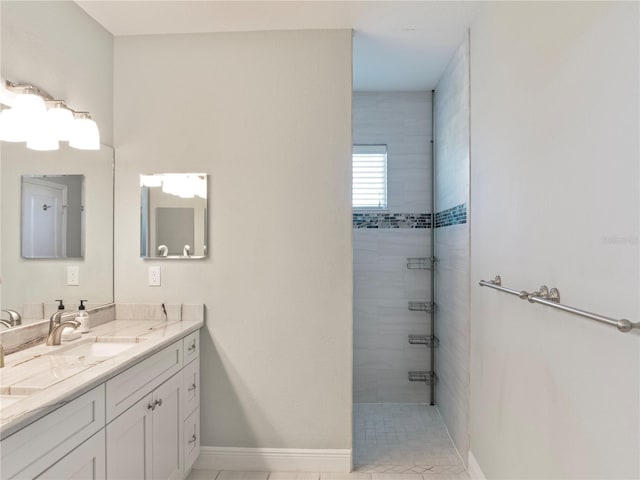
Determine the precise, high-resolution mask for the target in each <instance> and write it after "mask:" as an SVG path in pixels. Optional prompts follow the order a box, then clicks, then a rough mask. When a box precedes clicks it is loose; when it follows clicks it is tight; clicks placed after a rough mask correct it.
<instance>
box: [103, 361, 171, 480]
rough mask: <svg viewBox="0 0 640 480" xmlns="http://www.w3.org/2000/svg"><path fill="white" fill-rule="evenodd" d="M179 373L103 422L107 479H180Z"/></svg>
mask: <svg viewBox="0 0 640 480" xmlns="http://www.w3.org/2000/svg"><path fill="white" fill-rule="evenodd" d="M182 384H183V379H182V372H179V373H177V374H175V375H174V376H173V377H171V378H170V379H169V380H167V381H166V382H164V383H163V384H162V385H160V386H159V387H158V388H156V389H155V390H153V392H151V393H149V394H148V395H146V396H145V397H143V398H142V399H140V400H139V401H138V402H137V403H135V404H134V405H133V406H131V407H129V408H128V409H127V410H126V411H125V412H124V413H122V415H120V416H119V417H117V418H116V419H115V420H113V421H112V422H111V423H109V424H108V425H107V478H109V479H110V480H111V479H113V480H130V479H139V480H143V479H180V478H182V471H183V462H182V455H183V453H182V428H183V422H182Z"/></svg>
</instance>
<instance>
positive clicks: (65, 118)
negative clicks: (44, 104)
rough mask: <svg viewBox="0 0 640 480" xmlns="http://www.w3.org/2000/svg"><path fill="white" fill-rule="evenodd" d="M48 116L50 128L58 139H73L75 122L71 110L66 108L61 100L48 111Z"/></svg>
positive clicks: (63, 140)
mask: <svg viewBox="0 0 640 480" xmlns="http://www.w3.org/2000/svg"><path fill="white" fill-rule="evenodd" d="M46 116H47V123H48V124H49V128H51V130H52V131H53V134H54V135H55V137H56V138H57V139H58V140H60V141H62V142H68V141H69V140H71V136H72V135H73V124H74V118H73V113H72V112H71V110H69V109H68V108H66V107H65V106H64V104H63V103H62V102H59V103H56V104H55V105H54V106H53V107H51V108H50V109H49V110H48V111H47V115H46Z"/></svg>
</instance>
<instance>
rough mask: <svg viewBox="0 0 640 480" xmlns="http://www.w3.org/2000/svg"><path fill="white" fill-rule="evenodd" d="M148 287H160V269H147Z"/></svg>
mask: <svg viewBox="0 0 640 480" xmlns="http://www.w3.org/2000/svg"><path fill="white" fill-rule="evenodd" d="M149 286H150V287H159V286H160V267H149Z"/></svg>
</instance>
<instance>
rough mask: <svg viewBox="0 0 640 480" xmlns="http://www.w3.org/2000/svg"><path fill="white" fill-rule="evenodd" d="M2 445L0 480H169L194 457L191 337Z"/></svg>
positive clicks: (195, 347) (194, 338) (195, 382)
mask: <svg viewBox="0 0 640 480" xmlns="http://www.w3.org/2000/svg"><path fill="white" fill-rule="evenodd" d="M178 338H179V340H177V341H175V342H174V343H172V344H171V345H169V346H167V347H165V348H163V349H162V350H160V351H158V352H157V353H154V354H153V355H151V356H149V357H147V358H145V359H143V360H141V361H139V362H137V363H135V364H134V365H131V366H130V367H128V368H126V369H125V370H124V371H121V372H120V373H119V374H117V375H115V376H112V377H111V378H108V377H107V378H108V379H106V381H105V382H104V383H101V384H100V385H98V386H96V387H95V388H93V389H91V390H89V391H88V392H86V393H84V394H82V395H80V396H79V397H77V398H75V399H73V400H71V401H68V402H65V401H63V402H61V403H62V406H61V407H59V408H57V409H56V410H54V411H53V412H51V413H49V414H48V415H45V416H44V417H42V418H40V419H38V420H36V421H34V422H33V423H31V424H29V425H28V426H26V427H24V428H22V429H21V430H18V431H17V432H15V433H13V434H11V435H9V436H8V437H6V438H4V439H3V440H2V442H1V444H0V455H1V464H0V480H15V479H36V478H37V479H43V480H44V479H50V480H71V479H77V480H80V479H81V480H88V479H92V480H105V479H107V480H112V479H113V480H117V479H122V480H134V479H135V480H144V479H152V480H173V479H183V478H185V477H186V476H187V474H188V472H189V470H190V469H191V466H192V465H193V462H194V461H195V459H196V458H197V457H198V455H199V453H200V438H199V436H200V431H199V429H200V423H199V422H200V420H199V418H200V408H199V406H200V405H199V404H200V361H199V357H200V351H199V350H200V346H199V331H195V332H193V333H190V334H189V335H187V336H186V337H182V338H180V337H178Z"/></svg>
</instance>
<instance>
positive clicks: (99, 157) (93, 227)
mask: <svg viewBox="0 0 640 480" xmlns="http://www.w3.org/2000/svg"><path fill="white" fill-rule="evenodd" d="M0 149H1V150H0V229H1V235H0V275H1V276H2V287H1V288H2V289H1V291H0V294H1V295H0V306H1V308H2V309H13V310H16V311H17V312H19V313H20V314H21V315H22V318H23V323H29V322H30V321H35V320H42V319H43V318H46V317H48V315H49V314H50V313H51V312H52V311H53V310H54V309H55V300H56V299H58V298H62V299H64V303H65V305H66V307H67V308H68V309H74V308H76V307H77V306H78V303H79V300H80V299H81V298H82V299H85V298H86V299H88V300H89V302H88V304H89V306H95V305H101V304H105V303H109V302H112V301H113V161H114V156H113V155H114V154H113V149H112V148H110V147H107V146H104V145H102V146H101V148H100V150H97V151H89V150H76V149H74V148H70V147H68V146H66V145H65V144H62V143H61V144H60V150H56V151H49V152H38V151H34V150H30V149H28V148H26V146H25V144H24V143H8V142H2V144H1V146H0ZM72 179H73V181H74V182H76V185H75V186H74V187H69V188H68V190H67V201H69V200H70V197H71V196H76V197H77V196H78V195H77V192H76V193H73V194H71V193H70V190H71V189H72V188H74V189H76V190H77V189H78V188H80V190H81V194H80V198H81V200H79V201H78V202H77V203H75V207H77V208H80V209H81V210H83V211H82V212H81V218H80V220H79V221H80V233H79V236H78V233H77V231H78V228H77V225H76V227H74V228H75V231H76V233H75V234H68V238H67V245H66V249H67V254H66V256H56V255H54V254H47V255H44V254H42V255H41V254H40V253H36V254H33V255H24V250H23V242H22V240H23V235H22V233H23V231H22V230H23V222H22V218H23V208H22V197H23V193H24V188H23V187H24V182H25V181H26V182H27V183H28V182H29V181H33V182H35V183H41V182H46V183H47V184H52V183H55V182H54V181H57V182H61V181H63V180H64V181H65V182H66V181H67V180H72ZM79 182H80V183H81V187H78V185H77V184H78V183H79ZM43 204H44V205H50V204H49V202H48V201H47V202H45V203H43ZM35 205H36V207H34V208H35V210H36V211H37V205H38V204H37V203H36V204H35ZM82 207H84V208H82ZM39 208H40V209H41V210H40V211H42V212H44V211H45V210H42V208H43V207H42V205H40V207H39ZM68 208H69V209H70V208H71V205H70V204H69V206H68ZM50 210H51V209H50V208H47V209H46V212H50ZM71 214H72V212H68V213H67V215H71ZM74 215H76V220H74V222H76V221H77V212H76V214H74ZM68 223H69V220H68V221H67V224H68ZM71 235H74V238H75V240H74V241H73V242H75V243H73V242H72V241H71V239H70V238H69V237H70V236H71ZM78 241H80V244H79V245H78ZM23 255H24V256H23ZM54 257H55V258H56V260H52V259H51V258H54ZM5 316H6V315H5Z"/></svg>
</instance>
